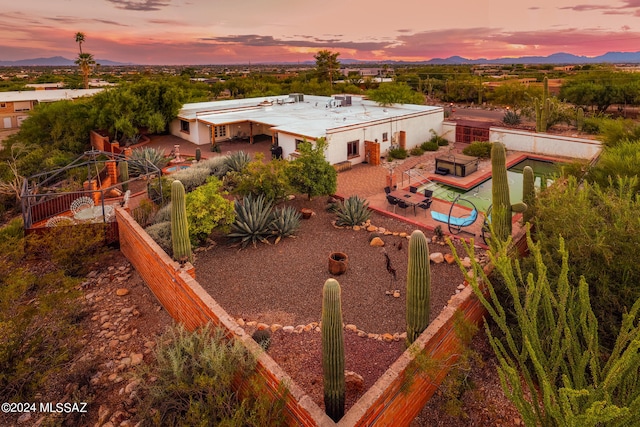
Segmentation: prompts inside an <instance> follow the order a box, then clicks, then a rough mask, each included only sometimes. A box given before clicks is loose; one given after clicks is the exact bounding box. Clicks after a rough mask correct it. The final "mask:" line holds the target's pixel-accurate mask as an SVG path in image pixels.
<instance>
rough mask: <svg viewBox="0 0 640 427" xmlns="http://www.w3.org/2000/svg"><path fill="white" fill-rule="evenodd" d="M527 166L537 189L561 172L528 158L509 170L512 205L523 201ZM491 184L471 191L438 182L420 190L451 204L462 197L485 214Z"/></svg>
mask: <svg viewBox="0 0 640 427" xmlns="http://www.w3.org/2000/svg"><path fill="white" fill-rule="evenodd" d="M525 166H530V167H531V168H532V169H533V174H534V176H535V186H536V188H540V184H541V182H542V179H546V180H547V185H548V184H550V183H551V182H552V181H553V177H554V175H555V174H557V173H558V172H559V167H558V164H557V163H554V162H551V161H547V160H539V159H535V158H528V159H525V160H523V161H521V162H519V163H517V164H515V165H513V166H511V167H510V168H509V169H508V170H507V179H508V180H509V194H510V198H511V203H517V202H521V201H522V170H523V169H524V167H525ZM491 183H492V179H491V178H489V179H487V180H486V181H484V182H482V183H480V184H479V185H477V186H475V187H473V188H471V189H468V190H464V189H460V188H456V187H451V186H448V185H444V184H441V183H437V182H429V183H426V184H423V185H421V186H420V187H419V190H420V191H422V190H425V189H429V190H432V191H433V197H434V198H436V199H441V200H446V201H450V202H453V200H454V199H455V198H456V197H458V196H461V197H462V198H464V199H467V200H469V201H470V202H471V203H473V204H474V205H475V206H476V208H477V209H478V210H479V211H481V212H485V211H486V210H487V209H488V208H489V206H490V205H491Z"/></svg>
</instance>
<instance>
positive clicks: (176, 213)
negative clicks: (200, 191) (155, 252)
mask: <svg viewBox="0 0 640 427" xmlns="http://www.w3.org/2000/svg"><path fill="white" fill-rule="evenodd" d="M171 243H172V245H173V258H174V259H175V260H176V261H180V262H184V261H189V262H191V261H193V255H192V253H191V242H190V241H189V224H188V223H187V207H186V203H185V196H184V186H183V185H182V183H181V182H180V181H178V180H175V181H173V182H172V183H171Z"/></svg>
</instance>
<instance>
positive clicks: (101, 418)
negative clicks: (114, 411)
mask: <svg viewBox="0 0 640 427" xmlns="http://www.w3.org/2000/svg"><path fill="white" fill-rule="evenodd" d="M110 413H111V411H110V410H109V408H108V407H107V406H106V405H100V409H98V422H97V423H96V424H97V425H99V426H101V425H103V424H104V422H105V421H107V417H108V416H109V414H110Z"/></svg>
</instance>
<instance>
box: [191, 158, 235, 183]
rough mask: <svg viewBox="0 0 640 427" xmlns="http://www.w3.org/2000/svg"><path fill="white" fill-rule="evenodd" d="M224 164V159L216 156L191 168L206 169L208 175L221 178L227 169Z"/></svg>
mask: <svg viewBox="0 0 640 427" xmlns="http://www.w3.org/2000/svg"><path fill="white" fill-rule="evenodd" d="M225 162H226V157H222V156H216V157H211V158H210V159H204V160H200V161H199V162H198V163H196V164H194V165H193V166H191V167H192V168H194V167H195V168H198V169H200V168H202V169H207V170H208V171H209V175H215V176H217V177H218V178H222V177H223V176H224V174H226V173H227V171H228V167H227V165H226V163H225Z"/></svg>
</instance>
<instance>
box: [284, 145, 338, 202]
mask: <svg viewBox="0 0 640 427" xmlns="http://www.w3.org/2000/svg"><path fill="white" fill-rule="evenodd" d="M326 150H327V142H326V140H325V138H318V139H317V140H316V142H315V144H312V143H309V142H306V141H305V142H303V143H302V144H300V145H299V146H298V151H299V152H300V156H299V157H297V158H296V159H295V160H293V161H292V162H291V163H290V165H289V167H288V168H287V176H288V177H289V182H290V183H291V185H292V186H293V188H294V189H295V190H296V191H298V192H300V193H304V194H306V195H307V196H308V197H309V200H311V198H312V197H315V196H322V195H327V194H333V193H335V191H336V187H337V182H338V178H337V172H336V170H335V169H334V167H333V166H331V164H330V163H329V162H328V161H327V160H326V159H325V151H326Z"/></svg>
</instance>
